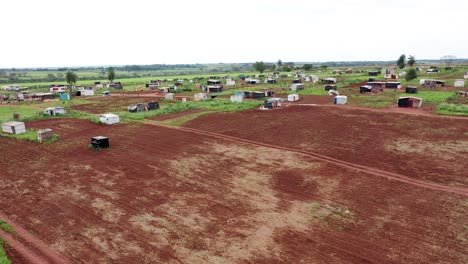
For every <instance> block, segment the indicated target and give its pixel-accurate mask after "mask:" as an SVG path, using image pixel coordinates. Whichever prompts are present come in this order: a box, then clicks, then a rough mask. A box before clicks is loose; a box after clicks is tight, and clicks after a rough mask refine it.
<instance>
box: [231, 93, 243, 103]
mask: <svg viewBox="0 0 468 264" xmlns="http://www.w3.org/2000/svg"><path fill="white" fill-rule="evenodd" d="M230 99H231V102H233V103H242V102H243V101H244V96H242V95H238V94H235V95H231V98H230Z"/></svg>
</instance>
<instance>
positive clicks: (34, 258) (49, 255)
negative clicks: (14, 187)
mask: <svg viewBox="0 0 468 264" xmlns="http://www.w3.org/2000/svg"><path fill="white" fill-rule="evenodd" d="M0 219H2V220H4V221H6V222H7V223H8V224H9V225H10V226H11V227H12V228H13V230H15V236H16V237H19V238H20V239H21V240H24V241H25V242H26V243H27V245H28V246H26V245H25V244H23V243H21V242H20V241H19V240H18V239H17V238H16V237H15V236H12V235H10V234H8V233H6V232H4V231H3V230H1V229H0V237H2V238H3V239H4V240H5V241H7V243H8V244H9V245H10V246H11V247H12V248H13V249H14V250H15V251H16V252H18V254H19V255H21V256H22V257H23V258H24V259H27V260H28V262H29V263H34V264H35V263H38V264H39V263H40V264H43V263H60V264H67V263H71V262H70V260H68V259H67V258H66V257H64V256H63V255H61V254H59V253H58V252H56V251H54V250H52V249H51V248H50V247H49V246H47V245H46V244H45V243H44V242H42V241H41V240H40V239H38V238H36V237H35V236H33V235H32V234H31V233H29V232H28V231H26V229H24V228H23V227H21V226H20V225H18V224H16V223H15V222H13V221H12V220H11V219H9V218H8V217H7V216H6V215H5V214H4V213H3V212H0Z"/></svg>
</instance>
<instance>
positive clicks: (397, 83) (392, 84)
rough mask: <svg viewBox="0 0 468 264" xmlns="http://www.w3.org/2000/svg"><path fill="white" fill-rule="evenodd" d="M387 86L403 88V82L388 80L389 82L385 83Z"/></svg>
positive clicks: (389, 87)
mask: <svg viewBox="0 0 468 264" xmlns="http://www.w3.org/2000/svg"><path fill="white" fill-rule="evenodd" d="M385 88H388V89H401V83H400V82H387V83H385Z"/></svg>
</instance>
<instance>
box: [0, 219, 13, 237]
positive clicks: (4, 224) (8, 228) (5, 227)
mask: <svg viewBox="0 0 468 264" xmlns="http://www.w3.org/2000/svg"><path fill="white" fill-rule="evenodd" d="M0 228H1V229H3V230H4V231H6V232H8V233H12V234H14V233H15V232H14V230H13V227H11V225H9V224H8V223H7V222H5V221H3V220H1V219H0Z"/></svg>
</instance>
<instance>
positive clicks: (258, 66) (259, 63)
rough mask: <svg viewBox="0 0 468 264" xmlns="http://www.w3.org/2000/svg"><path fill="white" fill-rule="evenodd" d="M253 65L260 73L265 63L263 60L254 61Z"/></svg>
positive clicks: (264, 67) (263, 69)
mask: <svg viewBox="0 0 468 264" xmlns="http://www.w3.org/2000/svg"><path fill="white" fill-rule="evenodd" d="M253 67H254V69H255V70H256V71H259V72H260V73H263V72H264V71H265V69H266V65H265V63H264V62H263V61H256V62H255V63H254V65H253Z"/></svg>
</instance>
